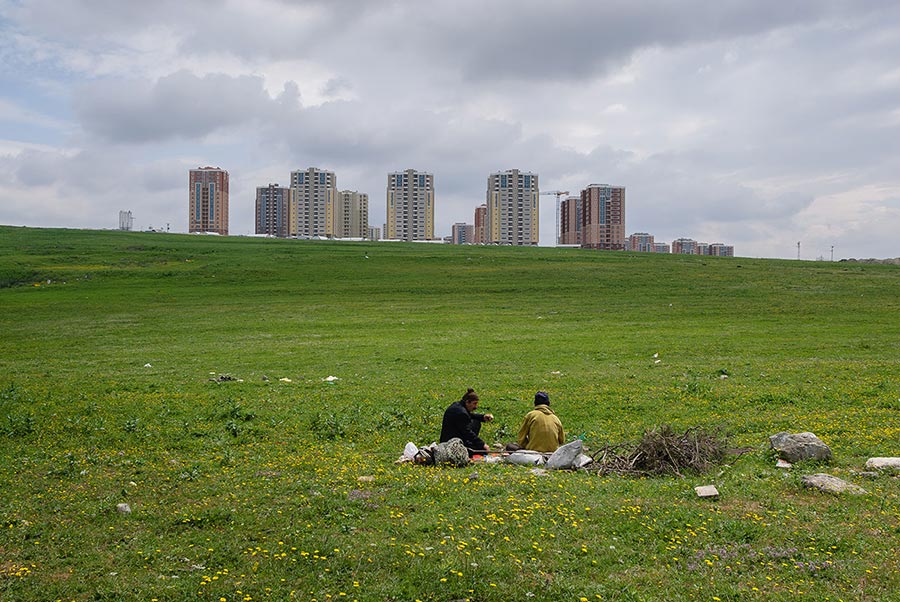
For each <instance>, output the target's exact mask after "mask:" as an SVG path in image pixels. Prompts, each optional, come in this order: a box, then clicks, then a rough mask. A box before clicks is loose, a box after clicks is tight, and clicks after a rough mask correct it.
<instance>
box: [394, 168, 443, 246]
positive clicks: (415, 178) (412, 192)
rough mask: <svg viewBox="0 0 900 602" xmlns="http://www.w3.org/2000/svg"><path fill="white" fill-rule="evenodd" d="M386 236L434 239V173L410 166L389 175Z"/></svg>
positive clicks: (398, 238) (404, 238) (405, 238)
mask: <svg viewBox="0 0 900 602" xmlns="http://www.w3.org/2000/svg"><path fill="white" fill-rule="evenodd" d="M386 200H387V223H386V224H385V238H388V239H393V240H431V239H433V238H434V176H433V175H432V174H430V173H425V172H420V171H416V170H414V169H407V170H406V171H395V172H393V173H389V174H388V179H387V199H386Z"/></svg>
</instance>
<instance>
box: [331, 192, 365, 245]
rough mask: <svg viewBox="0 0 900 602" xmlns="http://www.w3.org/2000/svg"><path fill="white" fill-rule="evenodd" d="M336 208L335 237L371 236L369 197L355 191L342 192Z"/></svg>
mask: <svg viewBox="0 0 900 602" xmlns="http://www.w3.org/2000/svg"><path fill="white" fill-rule="evenodd" d="M338 198H339V199H340V201H339V202H338V203H337V207H336V208H335V218H334V226H335V228H334V230H335V232H334V235H335V236H337V237H338V238H367V237H368V236H369V195H368V194H366V193H364V192H357V191H355V190H342V191H341V192H340V193H339V194H338Z"/></svg>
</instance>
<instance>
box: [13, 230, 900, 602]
mask: <svg viewBox="0 0 900 602" xmlns="http://www.w3.org/2000/svg"><path fill="white" fill-rule="evenodd" d="M898 310H900V268H898V267H897V266H890V265H867V264H848V263H830V262H798V261H773V260H753V259H744V258H712V257H688V256H668V255H650V254H637V253H633V254H629V253H597V252H589V251H581V250H573V249H545V248H521V249H520V248H486V247H456V246H434V245H415V244H402V243H335V242H305V241H284V240H271V239H256V238H218V237H198V236H185V235H170V234H148V233H125V232H100V231H74V230H42V229H31V228H12V227H0V339H2V341H3V344H2V347H0V465H2V468H0V520H2V522H0V527H4V528H3V529H2V531H0V599H4V600H5V599H10V600H49V599H66V600H68V599H75V600H104V599H110V600H113V599H115V600H118V599H125V598H132V599H146V600H149V599H153V598H156V599H159V600H180V599H185V598H199V599H212V600H220V599H225V600H243V599H254V600H259V599H273V600H281V599H286V598H289V597H291V596H293V597H294V598H296V599H302V600H319V601H321V600H338V599H342V598H343V599H347V600H352V599H357V600H415V599H421V600H456V599H471V600H511V599H529V598H530V599H535V600H581V599H585V598H586V599H588V600H596V599H601V598H602V599H604V600H654V599H673V600H674V599H686V598H697V599H706V600H711V599H714V597H716V598H719V599H722V600H728V599H734V600H737V599H740V600H747V599H773V598H774V599H778V598H783V599H788V598H791V599H792V598H795V597H798V596H801V595H802V596H803V597H808V598H809V599H833V600H836V599H890V596H891V595H892V594H890V593H889V592H892V591H898V590H900V577H898V576H897V575H898V574H900V573H898V571H897V569H898V566H897V565H898V562H897V556H898V550H897V543H896V542H897V534H898V533H900V498H898V493H900V485H898V480H897V479H893V478H890V477H881V478H877V479H866V478H864V477H861V476H858V475H857V474H855V472H854V471H855V470H861V468H862V465H863V464H864V462H865V459H866V458H868V457H870V456H885V455H900V419H898V410H900V383H898V379H897V375H898V364H900V360H898V357H900V354H898V352H900V320H898V319H897V315H898ZM654 354H658V356H657V357H654ZM223 375H226V376H227V377H228V378H233V379H235V380H227V381H224V382H223V381H220V378H221V377H222V376H223ZM328 376H334V377H337V378H338V379H339V380H335V381H333V382H328V381H325V380H324V379H325V378H326V377H328ZM723 377H727V378H723ZM282 379H288V380H289V381H290V382H288V381H287V380H282ZM468 386H471V387H474V388H475V389H476V390H477V391H478V392H479V394H480V395H481V398H482V404H481V407H480V408H479V409H480V410H483V409H487V410H488V411H490V412H492V413H493V414H495V416H496V417H497V419H496V421H495V422H494V423H492V424H490V425H487V426H486V427H485V432H484V434H485V435H486V438H487V440H489V441H494V440H496V441H511V440H513V439H514V437H515V433H516V431H517V430H518V426H519V422H520V421H521V419H522V417H523V416H524V414H525V412H526V411H527V410H528V409H529V408H530V407H531V397H532V396H533V394H534V392H535V391H536V390H539V389H540V390H545V391H548V392H549V393H550V397H551V400H552V404H551V407H553V408H554V410H555V411H556V412H557V414H559V415H560V417H561V418H562V421H563V424H564V425H565V427H566V429H567V433H568V434H569V435H570V436H572V437H574V436H579V435H581V436H582V437H583V438H584V440H585V443H586V445H588V446H589V447H594V448H597V447H599V446H601V445H603V444H605V443H607V442H620V441H625V440H633V439H636V438H637V437H639V436H640V434H641V433H642V432H643V430H644V429H646V428H650V427H653V426H655V425H661V424H671V425H673V427H675V428H676V429H684V428H688V427H692V426H705V427H710V428H722V429H724V430H725V432H727V433H728V435H729V436H730V439H731V442H732V444H733V445H734V446H741V447H751V448H754V450H756V451H754V452H753V453H749V454H745V455H743V456H740V457H733V458H730V459H729V461H728V462H729V463H728V464H727V465H724V466H722V467H721V469H720V470H718V471H716V472H713V473H711V474H707V475H690V476H688V477H687V478H685V479H678V478H675V477H673V478H654V479H633V478H622V477H597V476H595V475H590V474H586V473H572V474H570V473H554V474H552V475H551V476H549V477H535V476H533V475H531V474H530V473H529V472H528V471H527V470H526V469H521V468H515V467H509V466H497V465H490V466H488V465H479V466H477V467H473V468H469V469H439V468H422V467H413V466H396V465H394V464H393V461H394V460H395V459H396V458H397V456H399V454H400V451H401V450H402V448H403V445H404V444H405V443H406V442H407V441H414V442H416V443H418V444H420V445H422V444H425V443H428V442H430V441H433V440H434V439H435V438H436V437H437V434H438V432H439V430H440V419H441V415H442V413H443V410H444V408H445V407H446V406H447V405H448V404H449V403H450V402H451V401H454V400H456V399H458V398H459V397H460V395H462V393H464V392H465V389H466V387H468ZM781 430H789V431H793V432H799V431H813V432H815V433H816V434H817V435H818V436H819V437H820V438H822V439H823V440H825V441H826V442H827V443H828V444H829V445H830V446H831V447H832V449H833V451H834V454H835V461H834V462H833V464H832V465H830V466H809V467H803V466H801V467H799V468H795V469H794V470H792V471H791V472H789V473H786V472H784V471H780V470H776V469H775V468H774V462H773V461H772V456H771V455H770V453H769V452H768V451H767V450H766V441H767V436H768V435H770V434H773V433H775V432H778V431H781ZM475 470H477V473H478V477H477V478H476V479H470V478H469V477H470V475H472V473H473V471H475ZM822 471H824V472H830V473H831V474H835V475H837V476H841V477H842V478H845V479H847V480H851V481H853V482H855V483H857V484H860V485H862V486H863V487H865V488H866V489H867V490H868V491H869V492H870V495H868V496H864V497H861V498H852V499H850V498H836V497H827V496H825V495H823V494H818V493H814V492H810V491H807V490H804V489H803V488H802V487H801V486H800V484H799V476H800V475H801V474H807V473H809V472H822ZM359 477H373V479H372V480H368V479H363V480H359ZM708 483H714V484H716V485H717V487H718V488H719V490H720V492H722V495H721V497H720V499H719V500H717V501H714V502H709V501H701V500H698V499H696V498H695V496H694V492H693V487H694V486H695V485H700V484H708ZM118 503H128V504H130V506H131V508H132V510H133V512H131V513H130V514H120V513H117V512H116V505H117V504H118ZM660 584H662V585H660ZM529 593H530V594H531V595H528V594H529Z"/></svg>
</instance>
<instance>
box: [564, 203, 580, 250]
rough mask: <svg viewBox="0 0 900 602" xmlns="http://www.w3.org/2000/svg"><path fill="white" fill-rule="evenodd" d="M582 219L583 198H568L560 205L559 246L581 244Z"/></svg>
mask: <svg viewBox="0 0 900 602" xmlns="http://www.w3.org/2000/svg"><path fill="white" fill-rule="evenodd" d="M582 219H583V216H582V210H581V197H580V196H570V197H566V200H564V201H562V202H561V203H560V204H559V244H561V245H580V244H581V226H582V223H581V222H582Z"/></svg>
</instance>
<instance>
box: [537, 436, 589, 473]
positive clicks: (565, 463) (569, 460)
mask: <svg viewBox="0 0 900 602" xmlns="http://www.w3.org/2000/svg"><path fill="white" fill-rule="evenodd" d="M582 449H584V442H583V441H582V440H581V439H575V441H572V442H571V443H566V444H565V445H562V446H560V447H559V448H558V449H557V450H556V451H555V452H553V455H552V456H550V459H549V460H547V464H545V465H544V466H545V468H547V469H548V470H569V469H571V468H572V467H573V466H575V460H577V459H578V456H580V455H581V450H582Z"/></svg>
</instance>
